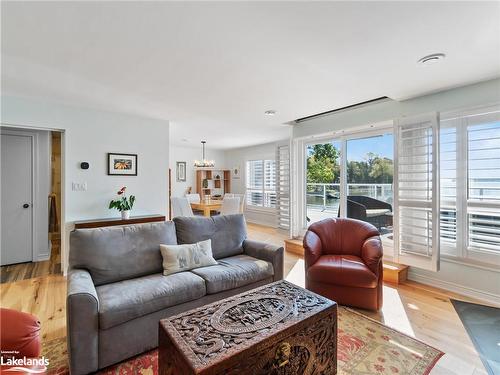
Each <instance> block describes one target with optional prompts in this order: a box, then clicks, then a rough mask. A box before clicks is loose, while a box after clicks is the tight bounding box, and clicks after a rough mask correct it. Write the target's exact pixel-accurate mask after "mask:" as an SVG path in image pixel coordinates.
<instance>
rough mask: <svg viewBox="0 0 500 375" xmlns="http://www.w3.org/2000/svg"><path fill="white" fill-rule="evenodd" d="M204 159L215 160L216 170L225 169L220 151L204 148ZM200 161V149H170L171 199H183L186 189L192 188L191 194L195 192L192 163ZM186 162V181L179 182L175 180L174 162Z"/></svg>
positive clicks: (178, 147)
mask: <svg viewBox="0 0 500 375" xmlns="http://www.w3.org/2000/svg"><path fill="white" fill-rule="evenodd" d="M205 157H206V158H207V159H208V160H215V168H216V169H219V168H220V169H227V166H226V165H225V153H224V151H221V150H213V149H209V148H208V147H206V148H205ZM200 159H201V144H200V147H181V146H174V145H173V146H171V147H170V168H171V169H172V197H183V196H184V194H185V193H186V190H187V188H188V187H190V186H191V187H192V192H193V193H195V192H196V176H195V169H194V167H193V162H194V161H195V160H200ZM178 161H185V162H186V181H185V182H179V181H177V179H176V172H177V171H176V162H178Z"/></svg>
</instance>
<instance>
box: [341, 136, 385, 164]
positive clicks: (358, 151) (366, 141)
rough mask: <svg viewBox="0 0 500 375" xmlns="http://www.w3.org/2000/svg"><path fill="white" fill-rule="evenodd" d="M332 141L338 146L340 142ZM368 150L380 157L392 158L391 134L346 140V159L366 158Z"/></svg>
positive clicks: (357, 159)
mask: <svg viewBox="0 0 500 375" xmlns="http://www.w3.org/2000/svg"><path fill="white" fill-rule="evenodd" d="M332 143H333V145H334V146H335V147H338V148H340V142H338V141H334V142H332ZM368 152H373V153H374V154H376V155H378V156H380V157H387V158H389V159H393V155H394V144H393V135H392V134H384V135H380V136H376V137H370V138H358V139H350V140H348V141H347V160H348V161H363V160H365V159H366V154H367V153H368Z"/></svg>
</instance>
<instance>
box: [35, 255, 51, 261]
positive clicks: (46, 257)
mask: <svg viewBox="0 0 500 375" xmlns="http://www.w3.org/2000/svg"><path fill="white" fill-rule="evenodd" d="M49 259H50V254H38V256H37V257H36V259H34V260H33V262H43V261H46V260H49Z"/></svg>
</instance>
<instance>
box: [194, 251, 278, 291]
mask: <svg viewBox="0 0 500 375" xmlns="http://www.w3.org/2000/svg"><path fill="white" fill-rule="evenodd" d="M191 272H193V273H195V274H196V275H199V276H201V277H202V278H203V279H204V280H205V282H206V287H207V293H208V294H215V293H219V292H222V291H224V290H229V289H234V288H238V287H241V286H245V285H248V284H252V283H254V282H257V281H260V280H264V279H266V278H269V277H273V275H274V269H273V265H272V264H271V263H269V262H266V261H264V260H260V259H256V258H252V257H250V256H248V255H236V256H233V257H229V258H224V259H220V260H219V264H218V265H216V266H208V267H201V268H195V269H194V270H191Z"/></svg>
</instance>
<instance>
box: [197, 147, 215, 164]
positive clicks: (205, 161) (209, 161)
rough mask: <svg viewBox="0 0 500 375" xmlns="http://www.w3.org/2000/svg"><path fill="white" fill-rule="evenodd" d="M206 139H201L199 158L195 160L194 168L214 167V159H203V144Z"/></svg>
mask: <svg viewBox="0 0 500 375" xmlns="http://www.w3.org/2000/svg"><path fill="white" fill-rule="evenodd" d="M206 143H207V141H201V160H195V161H194V166H195V167H196V168H213V167H215V161H214V160H207V159H205V144H206Z"/></svg>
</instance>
